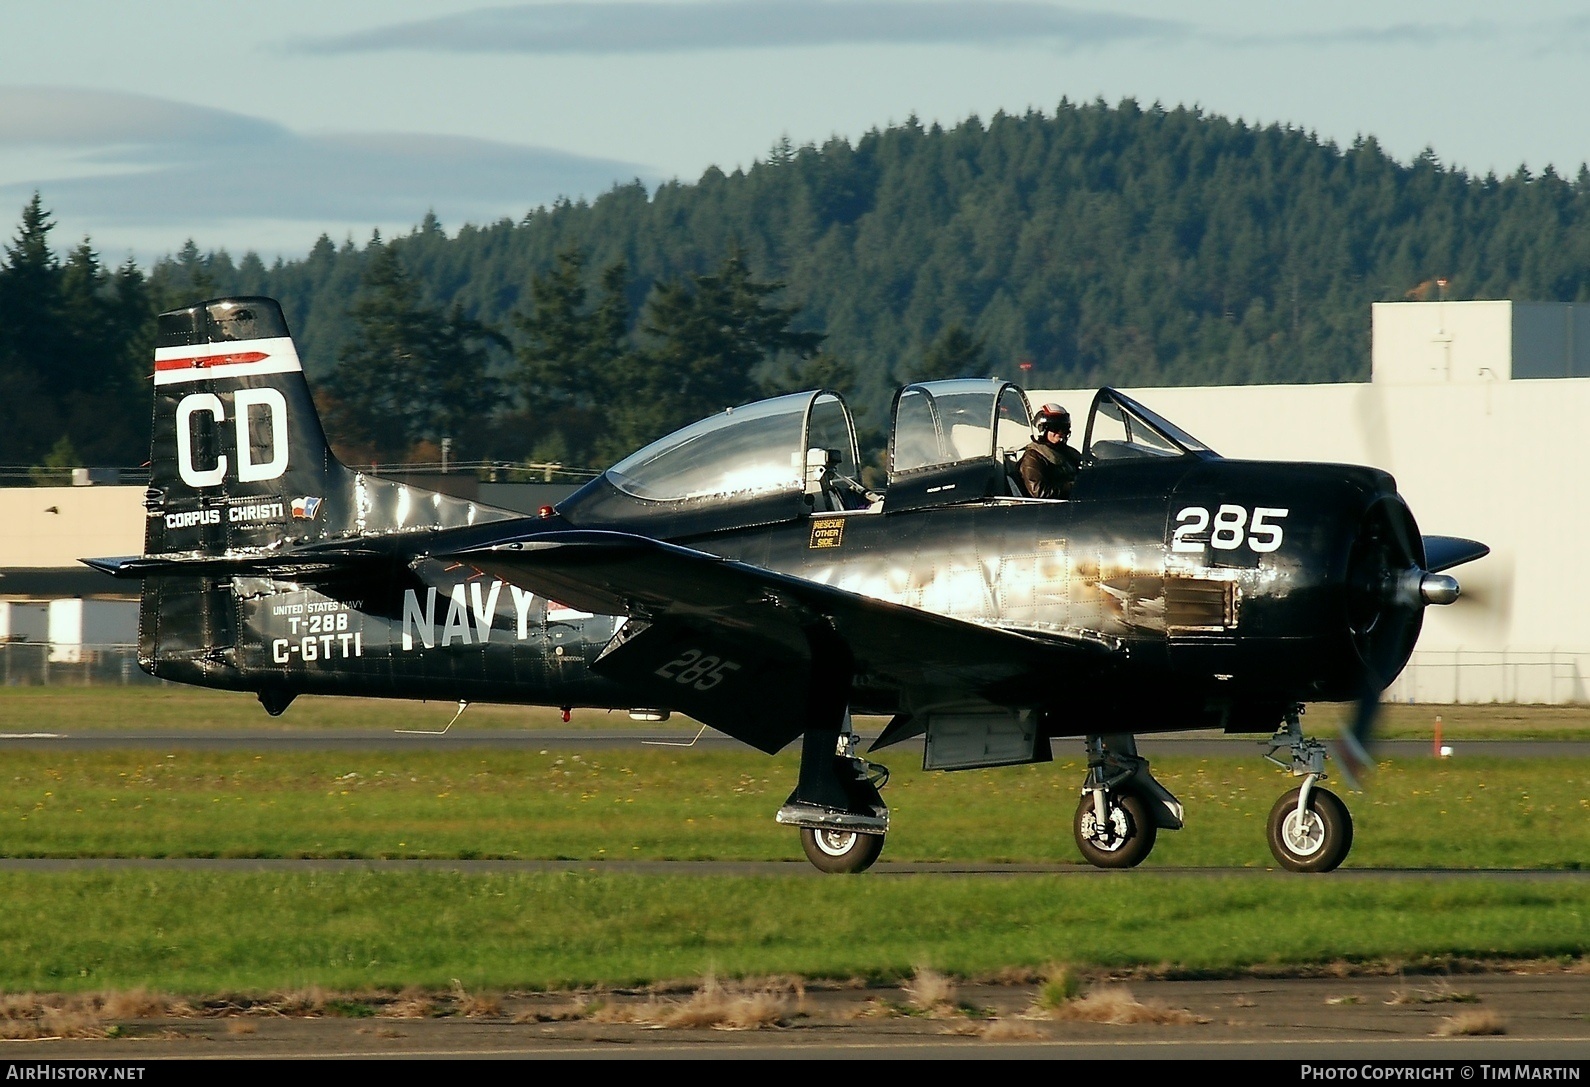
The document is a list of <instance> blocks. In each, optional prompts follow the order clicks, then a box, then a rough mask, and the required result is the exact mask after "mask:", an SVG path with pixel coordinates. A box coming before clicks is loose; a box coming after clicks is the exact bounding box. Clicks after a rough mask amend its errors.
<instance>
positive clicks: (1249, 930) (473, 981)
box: [0, 871, 1590, 993]
mask: <svg viewBox="0 0 1590 1087" xmlns="http://www.w3.org/2000/svg"><path fill="white" fill-rule="evenodd" d="M0 895H3V896H4V899H5V902H6V910H5V911H4V912H3V913H0V946H4V947H5V949H6V954H5V955H4V956H0V990H4V991H10V992H17V991H29V990H51V991H84V990H96V989H127V988H136V987H145V988H149V989H153V990H156V991H161V992H173V993H218V992H262V991H280V990H284V989H288V990H290V989H294V988H299V987H305V986H309V985H320V986H326V987H332V988H336V989H343V990H357V989H365V988H385V989H395V988H401V987H403V986H405V985H411V984H418V985H424V986H427V987H430V988H445V987H446V986H448V985H449V984H451V982H452V980H453V979H458V980H459V981H460V982H462V983H463V984H464V986H466V987H467V988H469V989H471V990H480V989H514V988H541V987H554V986H569V985H585V984H597V983H605V984H626V983H634V982H642V981H650V980H657V979H675V978H699V977H701V976H703V975H704V974H707V973H714V974H717V975H719V976H746V975H763V974H770V973H779V974H789V973H798V974H801V975H804V976H807V977H850V976H861V977H869V978H897V977H901V976H906V975H908V974H909V973H910V972H911V971H912V970H913V969H914V968H915V967H918V966H921V965H924V964H927V965H931V966H932V967H933V968H934V969H937V970H940V971H943V972H946V973H950V974H955V975H960V976H969V975H978V974H986V973H991V972H994V971H997V970H999V969H1001V968H1006V967H1011V966H1025V967H1029V968H1034V969H1036V968H1039V967H1041V966H1042V965H1043V964H1045V963H1050V962H1055V961H1065V962H1069V963H1072V964H1075V965H1079V966H1089V967H1091V966H1103V967H1128V966H1149V967H1155V966H1163V965H1165V964H1176V967H1177V968H1178V969H1179V970H1182V971H1210V972H1225V971H1231V970H1236V969H1241V968H1243V967H1251V966H1264V965H1269V966H1279V965H1283V964H1285V965H1295V964H1308V963H1329V962H1337V961H1341V960H1349V961H1351V960H1376V961H1384V960H1392V961H1396V962H1402V963H1410V964H1416V963H1417V962H1418V961H1420V960H1429V959H1432V958H1434V959H1441V958H1448V957H1463V958H1490V957H1496V956H1506V957H1512V958H1524V957H1541V956H1570V957H1571V956H1574V955H1578V954H1582V952H1583V948H1584V943H1585V939H1586V937H1587V936H1590V927H1587V926H1590V887H1586V886H1584V885H1583V884H1580V883H1578V882H1574V883H1571V884H1564V883H1526V884H1522V885H1521V884H1519V883H1517V882H1514V881H1509V882H1506V883H1497V882H1490V881H1485V882H1464V883H1453V882H1450V881H1442V880H1429V881H1420V880H1414V881H1411V882H1407V883H1396V884H1390V883H1383V882H1378V881H1377V882H1373V883H1365V882H1341V881H1333V880H1330V879H1328V878H1327V879H1300V878H1286V877H1282V876H1274V877H1261V878H1258V879H1253V878H1243V877H1230V876H1226V877H1219V876H1196V877H1189V878H1183V879H1176V880H1169V881H1166V880H1159V879H1154V878H1152V877H1144V876H1141V875H1139V876H1133V875H1130V874H1119V875H1111V876H1101V877H1099V878H1098V879H1087V880H1076V879H1066V878H1064V877H1046V876H1038V877H1023V878H1019V879H988V878H981V879H971V878H964V877H953V876H906V877H897V878H866V877H863V878H859V879H840V878H822V877H818V876H811V877H809V878H804V877H743V878H734V877H641V876H626V875H614V874H587V873H578V874H566V875H563V874H553V875H544V874H506V875H463V874H457V873H404V872H374V871H352V872H335V873H317V874H308V873H292V874H285V875H283V874H274V873H272V874H243V873H237V874H219V875H217V874H206V873H193V872H184V871H155V872H139V873H96V872H81V873H64V874H49V875H43V874H27V875H19V874H15V873H5V874H0Z"/></svg>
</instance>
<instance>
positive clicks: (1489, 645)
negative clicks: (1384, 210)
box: [1028, 301, 1590, 703]
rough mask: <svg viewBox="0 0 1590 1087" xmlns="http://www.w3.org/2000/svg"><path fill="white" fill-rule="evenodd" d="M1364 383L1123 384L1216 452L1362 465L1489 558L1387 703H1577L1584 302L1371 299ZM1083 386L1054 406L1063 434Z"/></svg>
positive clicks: (1584, 539) (1432, 613)
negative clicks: (1382, 474) (1390, 480)
mask: <svg viewBox="0 0 1590 1087" xmlns="http://www.w3.org/2000/svg"><path fill="white" fill-rule="evenodd" d="M1372 312H1373V325H1374V335H1373V348H1372V351H1371V356H1372V378H1371V380H1370V381H1369V382H1368V383H1363V384H1358V383H1353V384H1333V385H1247V386H1225V387H1219V388H1162V389H1125V390H1123V391H1124V392H1126V393H1127V394H1128V395H1130V396H1133V397H1136V398H1137V399H1139V400H1141V401H1142V402H1143V403H1144V404H1146V405H1147V406H1149V407H1150V408H1153V409H1154V410H1155V411H1157V412H1159V413H1160V414H1161V415H1163V416H1165V417H1166V418H1167V419H1169V420H1171V421H1172V422H1174V423H1176V424H1177V425H1178V426H1180V427H1182V428H1183V429H1185V430H1186V431H1188V433H1190V434H1192V435H1194V436H1195V437H1197V438H1198V439H1199V440H1200V441H1203V442H1205V443H1206V444H1208V445H1209V446H1210V448H1212V449H1214V450H1215V451H1216V452H1218V453H1220V454H1221V455H1223V456H1226V457H1241V458H1251V459H1265V460H1312V461H1334V462H1345V463H1351V464H1368V465H1373V466H1374V467H1377V468H1383V469H1385V470H1386V471H1388V472H1390V473H1391V474H1392V475H1394V476H1395V477H1396V480H1397V486H1398V489H1399V490H1400V491H1401V492H1402V495H1403V497H1404V498H1406V499H1407V500H1408V505H1409V507H1410V508H1411V509H1412V510H1413V515H1414V517H1415V518H1416V519H1417V520H1418V522H1419V527H1420V529H1421V531H1423V532H1424V533H1426V534H1427V535H1439V536H1466V537H1468V538H1470V539H1475V540H1481V541H1483V542H1485V543H1487V544H1489V545H1490V547H1491V554H1490V555H1489V556H1487V557H1486V558H1484V559H1481V560H1479V561H1478V562H1475V563H1472V564H1470V565H1468V566H1463V567H1460V568H1458V569H1457V570H1454V571H1452V573H1453V574H1454V575H1455V576H1456V577H1457V579H1458V581H1459V582H1460V583H1461V584H1462V586H1463V592H1464V597H1463V598H1462V599H1460V600H1459V601H1458V602H1457V603H1455V604H1452V605H1449V606H1447V607H1430V608H1426V609H1425V622H1424V630H1423V633H1422V634H1421V635H1420V638H1419V644H1418V648H1417V649H1416V650H1415V651H1414V655H1413V659H1412V661H1411V662H1410V663H1409V666H1408V668H1407V669H1406V670H1405V671H1404V672H1403V674H1402V676H1401V677H1400V678H1399V679H1398V680H1397V681H1396V683H1394V684H1393V685H1392V687H1391V688H1390V689H1389V690H1388V691H1387V692H1386V697H1387V698H1388V699H1395V700H1397V701H1414V702H1549V703H1566V702H1586V701H1590V581H1587V580H1581V577H1582V575H1583V574H1584V571H1582V570H1581V569H1580V566H1579V564H1580V561H1581V560H1583V559H1584V558H1585V557H1586V555H1587V552H1590V464H1587V461H1590V455H1587V454H1590V305H1586V304H1573V303H1554V302H1506V301H1501V302H1381V303H1376V304H1375V305H1374V306H1373V307H1372ZM1093 391H1094V390H1091V389H1087V390H1082V389H1054V390H1040V391H1033V392H1030V393H1029V394H1028V395H1029V398H1030V399H1031V400H1032V402H1033V405H1034V407H1036V406H1037V405H1038V404H1039V403H1042V402H1059V403H1061V404H1064V405H1065V406H1066V407H1067V408H1069V409H1070V411H1071V414H1072V419H1073V425H1074V426H1075V427H1076V428H1077V430H1078V431H1079V433H1076V434H1074V435H1073V439H1072V440H1073V442H1074V443H1080V441H1081V440H1082V435H1081V433H1080V429H1081V428H1082V426H1083V425H1084V424H1085V419H1086V413H1087V408H1088V404H1089V402H1090V400H1091V397H1092V395H1093Z"/></svg>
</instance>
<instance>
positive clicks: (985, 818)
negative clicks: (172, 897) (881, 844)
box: [0, 748, 1590, 868]
mask: <svg viewBox="0 0 1590 1087" xmlns="http://www.w3.org/2000/svg"><path fill="white" fill-rule="evenodd" d="M0 765H3V770H0V855H5V856H13V857H19V856H21V857H74V856H99V857H112V856H119V857H168V856H177V857H445V858H471V857H506V858H527V859H528V858H538V859H557V858H568V859H578V860H601V859H608V860H615V859H637V860H659V859H714V858H716V859H728V860H763V859H770V860H777V859H793V858H798V857H799V856H800V852H799V847H798V844H797V842H796V837H795V832H794V831H792V830H790V829H789V828H786V827H780V826H778V825H777V824H775V823H774V822H773V819H772V815H773V812H774V811H776V810H777V808H778V807H779V805H780V804H781V803H783V801H784V799H785V797H786V796H787V795H788V793H789V790H790V789H791V787H792V786H793V783H794V781H795V777H796V768H797V765H798V763H797V759H796V757H795V756H793V755H784V756H779V757H777V758H768V757H767V756H764V755H761V754H759V753H757V752H754V751H749V750H746V751H722V750H710V751H709V750H691V751H679V750H659V749H637V750H632V751H631V750H614V751H587V752H583V753H581V752H574V751H568V750H558V749H556V748H548V749H547V750H545V751H539V750H529V751H526V750H501V751H484V752H483V751H480V750H478V749H476V750H470V749H457V750H452V751H447V750H443V751H409V752H397V751H389V750H384V751H349V752H326V751H308V752H304V751H284V750H275V751H255V752H227V751H222V752H215V751H189V750H180V751H164V752H163V751H161V750H158V749H155V750H145V751H52V752H41V751H27V750H18V751H12V752H9V753H7V755H6V758H5V761H4V763H3V764H0ZM1083 770H1084V766H1083V764H1082V762H1081V761H1080V760H1073V761H1060V762H1056V763H1050V764H1040V765H1035V766H1019V767H1006V768H1000V769H991V770H973V771H965V772H961V773H956V774H942V773H927V772H924V771H922V770H921V769H920V768H919V767H917V766H916V765H914V764H911V763H906V764H903V765H901V764H897V765H896V766H895V773H894V776H893V778H892V780H891V782H890V784H889V785H888V786H887V787H886V789H885V799H886V800H887V801H888V802H889V804H890V807H891V810H892V820H893V824H892V825H893V829H892V830H891V832H890V835H889V843H888V846H887V848H886V849H885V852H884V859H886V860H913V861H973V860H994V861H1007V862H1022V861H1068V862H1076V863H1080V857H1079V856H1078V854H1077V853H1076V847H1075V845H1074V843H1073V841H1072V836H1071V818H1072V814H1073V812H1074V811H1075V808H1076V804H1077V797H1078V787H1079V785H1080V782H1081V780H1082V774H1083ZM1155 773H1156V775H1157V776H1158V777H1159V779H1160V780H1161V781H1163V782H1164V783H1165V785H1166V786H1167V787H1168V788H1170V789H1171V791H1172V792H1174V793H1176V794H1177V795H1178V796H1179V797H1180V798H1181V800H1182V802H1183V803H1184V804H1185V805H1186V808H1187V829H1185V830H1182V831H1179V832H1176V833H1164V834H1162V835H1161V836H1160V841H1159V845H1158V846H1157V847H1156V849H1155V851H1154V854H1153V855H1152V856H1151V857H1150V858H1149V861H1148V864H1149V865H1150V866H1170V867H1204V866H1247V867H1269V866H1271V865H1272V864H1273V861H1272V859H1271V857H1270V853H1269V850H1268V847H1267V846H1266V844H1265V829H1264V828H1265V819H1266V817H1267V816H1268V814H1269V811H1270V807H1271V805H1272V804H1273V803H1274V802H1275V800H1276V798H1277V797H1279V796H1280V795H1281V794H1282V793H1283V792H1284V791H1286V790H1287V789H1290V788H1292V787H1293V785H1294V784H1295V779H1293V778H1292V777H1290V776H1289V775H1287V774H1284V773H1282V772H1281V771H1278V770H1276V769H1274V768H1273V767H1271V766H1270V765H1269V764H1268V763H1265V762H1264V761H1262V760H1261V759H1259V758H1257V757H1256V756H1255V757H1252V758H1248V759H1241V760H1239V759H1232V758H1192V757H1178V758H1164V759H1159V760H1156V761H1155ZM1344 796H1345V799H1346V800H1347V802H1348V804H1349V806H1350V807H1351V809H1352V811H1353V816H1354V820H1355V826H1356V836H1355V844H1354V847H1353V853H1352V856H1351V857H1350V858H1349V861H1348V863H1349V865H1353V866H1370V867H1382V866H1387V867H1420V866H1427V867H1477V868H1577V867H1580V866H1581V865H1582V864H1584V863H1585V861H1586V859H1587V858H1590V760H1555V761H1552V762H1549V763H1547V762H1544V761H1541V760H1532V759H1451V760H1435V759H1415V760H1410V761H1407V762H1397V763H1386V764H1383V765H1382V767H1381V768H1380V770H1379V771H1378V772H1377V773H1376V774H1375V775H1374V777H1373V779H1372V783H1371V786H1370V789H1369V791H1368V792H1367V793H1364V794H1351V793H1345V794H1344Z"/></svg>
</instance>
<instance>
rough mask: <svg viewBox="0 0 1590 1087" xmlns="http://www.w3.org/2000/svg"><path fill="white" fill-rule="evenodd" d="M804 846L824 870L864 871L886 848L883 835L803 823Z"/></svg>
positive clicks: (802, 842)
mask: <svg viewBox="0 0 1590 1087" xmlns="http://www.w3.org/2000/svg"><path fill="white" fill-rule="evenodd" d="M801 848H802V849H804V850H805V851H806V859H807V860H809V861H811V862H812V863H813V864H815V865H816V866H817V867H818V869H819V870H821V871H824V872H845V873H849V872H865V871H866V870H867V869H869V868H871V867H872V862H873V861H875V860H877V859H878V854H879V853H882V852H883V835H882V834H862V833H861V832H859V831H855V830H830V829H828V828H826V827H825V828H824V829H822V830H813V829H812V828H811V827H801Z"/></svg>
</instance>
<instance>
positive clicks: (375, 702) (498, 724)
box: [0, 686, 1590, 744]
mask: <svg viewBox="0 0 1590 1087" xmlns="http://www.w3.org/2000/svg"><path fill="white" fill-rule="evenodd" d="M456 710H457V704H456V703H452V702H447V701H438V702H413V701H405V700H401V699H376V698H342V697H333V696H328V695H305V696H303V697H301V698H299V699H297V700H296V701H295V702H294V703H293V704H292V706H291V707H290V708H289V709H288V711H287V712H286V713H285V714H284V715H282V716H281V717H269V716H267V715H266V714H265V711H264V710H262V709H260V707H259V703H258V702H257V701H256V700H255V699H254V697H253V696H252V695H249V694H240V693H237V692H234V691H206V690H200V689H196V688H191V687H177V686H136V687H0V732H106V731H129V732H131V731H170V732H193V731H200V730H207V729H238V730H248V731H251V732H273V731H276V732H301V731H313V730H322V729H371V728H374V729H388V728H390V729H440V728H442V727H443V726H444V725H446V724H447V722H448V720H449V719H450V718H451V717H452V716H453V713H454V712H455V711H456ZM1350 712H1351V708H1350V707H1343V706H1338V705H1332V704H1327V703H1322V704H1317V705H1314V706H1311V707H1309V713H1308V716H1307V717H1305V718H1304V725H1305V726H1307V728H1308V729H1309V731H1311V732H1315V733H1318V734H1319V735H1321V736H1328V735H1334V734H1335V732H1336V731H1337V730H1338V729H1339V728H1340V726H1341V723H1342V721H1343V720H1344V718H1345V717H1346V716H1347V715H1348V714H1349V713H1350ZM1437 716H1439V717H1441V719H1442V735H1443V736H1444V737H1445V739H1446V740H1447V742H1450V743H1454V744H1461V743H1462V742H1463V741H1465V740H1485V739H1556V740H1590V707H1586V706H1509V705H1480V706H1424V705H1400V704H1388V705H1386V706H1385V707H1384V709H1383V712H1382V715H1381V733H1382V734H1383V735H1384V736H1385V737H1386V738H1387V739H1429V738H1430V737H1431V735H1432V733H1433V731H1434V728H1435V719H1436V717H1437ZM858 723H859V727H860V728H861V729H862V730H863V731H868V732H877V731H879V730H881V729H882V728H883V725H884V723H885V721H884V719H883V718H860V719H858ZM671 724H673V725H678V726H686V727H689V726H691V722H690V720H689V719H688V718H685V717H676V718H674V719H673V721H672V722H671ZM631 726H633V727H635V728H637V729H652V730H655V729H656V728H657V725H655V724H636V723H635V722H631V721H630V719H629V715H628V714H627V713H623V712H608V711H606V710H589V709H587V710H575V711H574V713H573V717H572V720H571V721H570V722H568V723H567V724H565V723H564V722H563V720H562V717H561V714H560V713H559V711H558V710H556V709H549V708H546V707H535V706H493V705H484V704H479V705H472V706H470V708H469V710H468V712H467V713H465V715H464V716H463V718H461V719H460V721H459V724H458V725H457V726H456V727H457V728H468V729H471V730H477V729H541V728H559V729H565V728H581V729H599V728H600V729H608V728H617V727H631Z"/></svg>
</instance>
